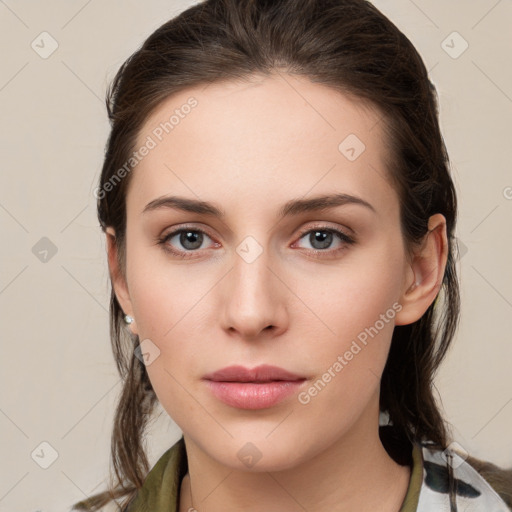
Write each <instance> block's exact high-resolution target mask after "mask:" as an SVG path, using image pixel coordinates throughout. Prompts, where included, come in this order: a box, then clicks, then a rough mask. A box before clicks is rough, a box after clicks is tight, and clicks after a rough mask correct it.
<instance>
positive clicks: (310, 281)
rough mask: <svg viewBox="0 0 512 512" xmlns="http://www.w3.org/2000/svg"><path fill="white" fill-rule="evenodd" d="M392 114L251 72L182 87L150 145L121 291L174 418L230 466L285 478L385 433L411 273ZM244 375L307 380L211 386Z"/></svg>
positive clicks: (135, 180)
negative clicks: (391, 170) (385, 403)
mask: <svg viewBox="0 0 512 512" xmlns="http://www.w3.org/2000/svg"><path fill="white" fill-rule="evenodd" d="M192 98H193V99H192ZM380 117H381V116H380V115H379V114H378V113H377V112H376V111H374V110H371V109H369V108H363V106H362V105H361V104H358V103H355V102H353V101H352V100H350V99H349V98H348V97H346V96H344V95H342V94H341V93H339V92H336V91H334V90H331V89H329V88H327V87H325V86H322V85H319V84H314V83H311V82H310V81H308V80H307V79H305V78H300V79H298V78H293V77H292V76H290V75H286V74H284V75H279V76H278V75H276V76H272V77H267V78H262V77H256V76H255V77H253V81H252V82H251V83H247V82H245V83H234V82H225V83H215V84H212V85H209V86H207V87H197V88H193V89H189V90H187V91H183V92H181V93H179V94H177V95H175V96H173V97H171V98H169V99H168V100H166V101H165V102H164V103H163V104H161V106H159V108H158V109H157V110H156V111H155V112H154V113H153V114H152V115H151V117H150V118H149V119H148V120H147V122H146V124H145V126H144V128H143V129H142V130H141V132H140V134H139V137H138V142H137V144H136V148H135V149H136V150H137V155H138V156H136V157H135V158H137V159H138V160H140V161H139V163H138V164H137V165H136V167H135V168H134V170H133V171H131V172H132V176H131V183H130V187H129V191H128V195H127V199H126V201H127V234H126V254H127V259H126V285H127V289H126V291H125V294H124V295H123V293H124V292H122V291H120V288H119V287H118V288H117V290H116V291H117V292H118V297H120V301H121V305H122V307H123V309H124V311H125V312H126V313H130V314H132V316H133V317H134V318H135V323H134V324H132V329H133V330H134V332H136V333H137V334H138V335H139V338H140V340H141V342H142V351H143V352H144V353H147V354H148V355H147V356H146V357H147V359H146V363H147V371H148V374H149V377H150V380H151V383H152V385H153V388H154V390H155V392H156V394H157V396H158V399H159V401H160V402H161V404H162V406H163V407H164V408H165V409H166V411H167V412H168V414H169V415H170V416H171V417H172V418H173V420H174V421H175V422H176V423H177V424H178V426H179V427H180V428H181V429H182V430H183V432H184V434H185V436H186V439H187V438H188V439H189V440H190V441H192V442H194V443H195V444H196V445H197V446H199V447H200V448H201V449H202V450H203V451H204V453H206V454H208V455H209V456H211V457H212V458H213V459H215V460H217V461H219V462H220V463H222V464H224V465H227V466H230V467H238V468H243V467H244V466H243V464H245V465H246V467H251V466H250V465H248V464H247V460H248V459H247V457H246V456H247V455H249V456H253V460H257V459H258V460H257V463H256V464H255V465H254V469H255V470H261V471H263V470H269V469H274V470H277V469H285V468H289V467H292V466H294V465H296V464H298V463H299V462H301V461H305V460H307V459H308V458H311V457H313V456H315V455H316V454H319V453H320V452H322V451H324V450H326V449H327V448H329V447H330V446H332V445H333V443H337V442H342V441H343V440H348V439H351V440H352V441H354V440H356V439H357V436H363V437H364V436H366V437H367V436H369V435H375V429H376V425H377V422H378V399H379V384H380V377H381V374H382V371H383V368H384V365H385V362H386V357H387V354H388V350H389V346H390V341H391V335H392V332H393V328H394V325H395V324H399V323H400V319H401V315H403V312H402V313H400V310H401V307H402V306H401V303H400V302H401V298H402V296H403V294H404V292H405V291H406V289H407V288H408V287H409V286H410V284H411V279H413V277H411V276H412V274H411V269H410V266H409V265H408V263H407V260H406V255H405V249H404V243H403V239H402V233H401V230H400V220H399V202H398V196H397V193H396V191H395V190H394V189H393V188H392V187H391V185H390V183H389V181H388V179H387V177H386V176H387V171H386V169H385V158H387V155H388V147H387V146H386V144H385V139H384V136H383V131H382V123H380V122H379V120H380ZM166 123H167V124H166ZM144 147H145V148H146V149H143V148H144ZM336 195H338V199H332V198H333V197H334V196H336ZM324 196H325V197H327V196H328V197H329V198H331V199H328V200H327V199H325V200H318V201H315V200H317V199H318V198H320V197H324ZM171 198H179V201H178V200H176V199H174V200H173V199H171ZM203 202H204V203H208V206H207V207H205V205H204V204H203ZM325 202H330V205H328V207H324V208H323V209H318V208H314V207H315V205H316V206H318V205H319V204H322V203H325ZM180 203H181V204H182V206H183V205H185V206H187V208H185V207H182V208H180V207H179V204H180ZM192 206H193V208H192ZM324 206H325V205H324ZM193 210H197V211H193ZM178 230H185V231H184V232H183V233H182V234H181V235H180V233H178V234H175V233H176V231H178ZM187 233H188V235H187ZM232 365H237V366H243V367H245V368H247V369H249V370H251V369H253V368H255V367H257V366H260V365H272V366H277V367H280V368H282V369H284V370H286V371H288V372H291V373H293V374H294V375H295V376H296V380H295V381H294V382H291V381H287V382H283V381H281V382H280V383H277V382H274V383H268V382H267V383H266V384H261V383H260V384H257V383H252V384H247V383H245V384H242V383H240V382H239V383H238V384H236V383H235V384H233V383H231V384H229V383H228V384H226V383H225V384H221V383H219V382H217V383H216V384H212V382H211V381H209V380H206V379H205V377H206V376H209V375H210V376H211V374H212V373H213V372H216V371H218V370H220V369H223V368H225V367H229V366H232ZM257 375H258V376H259V377H261V378H262V379H265V378H268V379H270V380H273V379H276V378H278V377H279V376H278V377H276V376H272V375H270V376H269V375H267V376H266V377H265V374H263V373H262V374H254V375H252V377H254V378H256V376H257ZM233 378H234V379H235V380H237V378H236V377H233ZM219 379H220V380H221V381H222V380H223V379H224V380H226V379H227V377H225V376H224V377H222V376H221V377H219ZM238 380H243V379H240V378H239V379H238ZM247 443H251V444H247Z"/></svg>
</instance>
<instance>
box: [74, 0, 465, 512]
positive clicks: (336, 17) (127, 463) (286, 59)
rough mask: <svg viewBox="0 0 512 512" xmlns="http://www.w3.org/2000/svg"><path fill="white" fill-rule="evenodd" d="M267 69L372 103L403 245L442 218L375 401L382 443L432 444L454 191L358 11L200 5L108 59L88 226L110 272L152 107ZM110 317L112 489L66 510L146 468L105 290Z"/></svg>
mask: <svg viewBox="0 0 512 512" xmlns="http://www.w3.org/2000/svg"><path fill="white" fill-rule="evenodd" d="M277 70H279V71H284V72H287V73H292V74H296V75H300V76H304V77H308V78H309V79H310V80H312V81H313V82H317V83H319V84H323V85H327V86H329V87H332V88H334V89H336V90H338V91H340V92H342V93H344V94H349V95H350V96H351V97H355V98H358V99H359V100H361V101H364V102H367V103H368V104H370V105H372V106H373V107H376V108H377V111H378V112H379V113H380V115H382V119H381V122H382V123H383V125H382V126H383V128H384V132H385V134H386V137H387V142H388V145H389V147H390V150H391V155H392V157H391V160H392V161H389V162H387V167H388V174H389V176H390V179H391V180H392V182H393V184H394V186H395V188H396V190H397V193H398V196H399V201H400V212H401V228H402V233H403V236H404V241H405V242H406V247H407V248H408V249H409V250H410V249H411V248H412V247H413V246H414V245H415V244H416V243H418V242H420V241H421V240H422V239H423V237H424V236H425V234H426V233H427V231H428V227H427V225H428V220H429V217H430V216H431V215H433V214H435V213H441V214H443V215H444V217H445V218H446V223H447V236H448V243H449V253H448V260H447V265H446V271H445V274H444V278H443V282H442V288H441V290H440V293H439V295H438V296H437V297H436V300H435V301H434V302H433V303H432V304H431V305H430V307H429V308H428V310H427V311H426V312H425V314H424V315H423V317H422V318H421V319H420V320H418V321H417V322H414V323H412V324H410V325H403V326H396V327H395V329H394V332H393V338H392V343H391V348H390V352H389V357H388V360H387V363H386V366H385V369H384V373H383V375H382V380H381V395H380V409H381V411H386V412H387V413H388V414H389V417H390V420H391V422H392V424H393V426H394V429H395V432H396V433H397V434H396V435H397V436H398V437H395V439H402V440H409V441H421V440H424V439H425V440H431V441H433V442H435V443H436V444H438V445H440V446H442V447H445V446H447V444H448V442H449V439H448V430H447V424H446V423H445V421H444V419H443V417H442V414H441V412H440V409H439V407H438V405H437V402H436V398H435V396H434V394H433V378H434V375H435V372H436V370H437V368H438V366H439V364H440V363H441V361H442V359H443V358H444V356H445V354H446V352H447V350H448V348H449V345H450V343H451V341H452V339H453V336H454V334H455V331H456V328H457V323H458V318H459V287H458V280H457V275H456V260H457V246H456V243H455V238H454V230H455V222H456V212H457V201H456V194H455V188H454V184H453V182H452V179H451V176H450V172H449V159H448V155H447V151H446V148H445V144H444V141H443V137H442V135H441V133H440V128H439V122H438V105H437V95H436V90H435V87H434V85H433V84H432V83H431V82H430V80H429V77H428V73H427V70H426V68H425V65H424V63H423V61H422V59H421V57H420V55H419V54H418V53H417V51H416V49H415V48H414V46H413V45H412V43H411V42H410V41H409V39H408V38H407V37H406V36H405V35H404V34H403V33H402V32H401V31H400V30H398V28H397V27H396V26H395V25H394V24H393V23H391V22H390V21H389V20H388V19H387V18H386V17H385V16H384V15H383V14H382V13H380V12H379V11H378V10H377V9H376V8H375V7H374V6H373V5H372V4H371V3H369V2H367V1H364V0H321V1H320V0H206V1H203V2H201V3H199V4H197V5H194V6H193V7H190V8H189V9H187V10H185V11H184V12H182V13H181V14H180V15H179V16H177V17H175V18H173V19H171V20H170V21H168V22H167V23H165V24H164V25H162V26H161V27H160V28H158V29H157V30H156V31H155V32H154V33H153V34H151V35H150V36H149V37H148V39H147V40H146V41H145V42H144V44H143V45H142V47H141V48H140V49H139V50H138V51H136V52H135V53H134V54H133V55H132V56H130V57H129V58H128V59H127V60H126V62H124V63H123V64H122V66H121V68H120V69H119V71H118V72H117V75H116V77H115V79H114V80H113V83H112V84H111V86H110V89H109V91H108V93H107V110H108V116H109V119H110V122H111V133H110V136H109V139H108V142H107V146H106V152H105V159H104V164H103V169H102V173H101V178H100V184H99V189H98V191H99V193H98V194H97V197H98V218H99V221H100V224H101V227H102V229H103V230H105V229H106V228H107V227H108V226H112V227H113V228H114V229H115V232H116V243H117V247H118V251H119V260H120V267H121V269H122V271H123V272H124V261H125V256H124V250H125V246H124V242H125V241H124V234H125V228H126V205H125V198H126V193H127V189H128V186H129V183H130V176H131V173H128V174H127V175H126V177H124V178H123V179H122V180H119V182H118V183H116V184H115V186H113V187H112V186H111V187H107V186H106V185H107V184H108V183H112V179H113V177H114V176H115V174H116V172H117V171H118V170H119V169H120V168H122V167H123V166H124V165H125V163H126V162H127V161H128V160H129V158H130V155H131V154H132V152H133V151H134V149H135V141H136V138H137V136H138V134H139V131H140V129H141V127H142V125H143V123H144V122H145V120H146V119H147V118H148V116H149V115H150V114H151V113H152V112H153V111H154V110H155V108H156V107H157V106H158V105H159V104H160V103H161V102H162V101H163V100H165V99H166V98H168V97H169V96H170V95H172V94H174V93H177V92H179V91H182V90H185V89H187V88H190V87H192V86H196V85H200V84H207V83H212V82H216V81H220V80H238V79H244V78H247V77H248V76H249V75H251V74H254V73H260V74H264V75H269V74H271V73H272V72H274V71H277ZM440 298H442V299H443V300H442V302H440ZM110 321H111V324H110V325H111V341H112V347H113V352H114V357H115V360H116V364H117V367H118V370H119V373H120V375H121V377H122V379H123V381H124V387H123V391H122V394H121V397H120V400H119V403H118V405H117V409H116V412H115V418H114V428H113V433H112V447H111V460H112V463H113V466H114V470H115V473H116V478H117V480H118V483H117V484H116V487H114V486H113V485H112V483H111V484H110V486H109V490H108V491H106V492H104V493H101V494H98V495H96V496H94V497H92V498H90V499H89V500H86V501H85V502H81V503H80V504H77V505H75V507H76V508H78V509H81V510H97V509H98V508H99V507H101V506H102V505H104V504H105V503H107V502H108V501H110V500H111V499H113V498H116V499H117V498H123V499H124V501H123V502H122V504H121V505H122V506H125V505H126V504H127V503H128V502H129V501H130V500H131V499H132V498H133V497H134V495H135V494H136V492H137V489H138V488H140V487H141V485H142V483H143V481H144V478H145V476H146V475H147V472H148V470H149V464H148V460H147V456H146V453H145V450H144V447H143V439H144V434H145V429H146V427H147V423H148V420H149V419H150V417H151V414H152V412H153V410H154V406H155V404H156V401H157V399H156V395H155V393H154V391H153V389H152V386H151V383H150V381H149V378H148V375H147V373H146V370H145V367H144V364H143V363H142V362H141V361H140V360H139V359H138V358H137V357H134V350H135V349H136V348H137V346H138V343H139V340H138V339H137V337H134V336H130V335H128V334H127V333H126V330H125V329H124V324H123V311H122V310H121V308H120V306H119V304H118V302H117V299H116V297H115V294H114V292H113V290H112V293H111V300H110ZM383 442H384V440H383ZM387 442H388V447H390V446H391V445H392V443H391V442H389V441H387ZM111 477H112V475H111Z"/></svg>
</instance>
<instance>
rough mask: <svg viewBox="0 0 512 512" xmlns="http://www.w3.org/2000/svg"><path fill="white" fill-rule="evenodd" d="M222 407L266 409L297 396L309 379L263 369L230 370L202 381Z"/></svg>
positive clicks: (211, 375) (268, 366) (261, 367)
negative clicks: (222, 404) (223, 405)
mask: <svg viewBox="0 0 512 512" xmlns="http://www.w3.org/2000/svg"><path fill="white" fill-rule="evenodd" d="M203 380H204V381H205V382H206V385H207V386H208V388H209V390H210V391H211V392H212V393H213V395H214V396H215V397H216V398H217V399H219V400H220V401H222V402H223V403H225V404H227V405H229V406H231V407H236V408H238V409H266V408H269V407H273V406H275V405H277V404H278V403H280V402H281V401H283V400H284V399H285V398H287V397H288V396H290V395H291V394H293V393H296V392H297V391H298V390H299V388H300V387H301V386H302V385H303V383H304V382H305V381H306V380H307V379H306V377H303V376H300V375H297V374H294V373H291V372H289V371H287V370H284V369H283V368H279V367H277V366H270V365H261V366H257V367H256V368H253V369H248V368H245V367H243V366H229V367H227V368H223V369H222V370H218V371H216V372H213V373H211V374H208V375H206V376H205V377H203Z"/></svg>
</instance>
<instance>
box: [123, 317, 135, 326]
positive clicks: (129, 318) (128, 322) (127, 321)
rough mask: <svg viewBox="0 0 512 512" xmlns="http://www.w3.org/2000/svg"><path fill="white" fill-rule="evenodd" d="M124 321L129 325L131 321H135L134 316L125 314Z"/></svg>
mask: <svg viewBox="0 0 512 512" xmlns="http://www.w3.org/2000/svg"><path fill="white" fill-rule="evenodd" d="M124 321H125V323H127V324H128V325H130V324H131V323H133V317H132V316H130V315H125V316H124Z"/></svg>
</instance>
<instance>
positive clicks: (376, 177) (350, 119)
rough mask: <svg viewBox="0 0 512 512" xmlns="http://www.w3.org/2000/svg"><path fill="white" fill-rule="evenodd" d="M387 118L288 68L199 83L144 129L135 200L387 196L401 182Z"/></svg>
mask: <svg viewBox="0 0 512 512" xmlns="http://www.w3.org/2000/svg"><path fill="white" fill-rule="evenodd" d="M381 117H382V116H381V115H380V113H379V111H378V110H377V109H375V108H373V107H371V106H370V105H368V104H367V103H364V102H362V101H361V100H358V99H355V98H353V97H349V96H347V95H345V94H342V93H340V92H338V91H336V90H334V89H332V88H329V87H326V86H324V85H321V84H318V83H313V82H311V81H310V80H309V79H308V78H305V77H296V76H291V75H289V74H285V73H278V74H274V75H272V76H260V75H254V76H251V77H250V78H247V79H245V80H243V81H242V80H240V81H224V82H215V83H212V84H209V85H201V86H196V87H191V88H188V89H186V90H183V91H180V92H179V93H177V94H174V95H173V96H171V97H169V98H167V99H166V100H164V101H163V102H162V103H161V104H160V105H159V106H158V107H157V108H156V109H155V111H154V112H153V113H152V114H151V115H150V116H149V117H148V119H147V120H146V122H145V123H144V125H143V127H142V129H141V130H140V132H139V135H138V139H137V144H136V148H135V149H138V148H142V147H143V146H144V145H146V146H151V149H150V150H149V151H145V153H146V154H145V156H144V157H143V158H141V159H140V161H139V163H138V164H137V165H136V167H135V170H134V173H133V176H132V185H131V186H130V190H129V194H128V195H129V196H130V195H131V196H132V197H131V198H130V197H129V198H128V200H129V202H131V203H133V204H134V205H135V206H136V207H137V209H138V210H142V208H143V207H144V205H145V204H146V203H147V202H149V201H150V200H152V199H154V198H155V197H156V196H159V195H160V196H161V195H163V194H165V193H176V192H177V191H179V192H181V193H186V194H187V195H189V196H191V195H192V196H193V195H195V196H198V197H204V196H205V195H207V192H208V191H210V192H211V193H213V194H215V195H219V194H222V192H225V193H226V192H230V193H231V196H233V195H236V197H238V198H239V200H240V202H243V201H244V198H245V199H251V200H255V198H256V196H257V192H258V191H260V192H261V193H262V197H263V199H265V198H269V195H268V194H271V196H272V197H273V198H276V199H277V198H278V197H279V196H282V199H283V201H284V200H285V198H287V197H289V196H290V195H292V196H304V195H305V194H307V193H308V192H309V191H314V192H325V191H326V189H333V188H336V187H337V188H338V189H339V191H340V192H347V193H355V194H359V195H366V196H367V197H369V196H370V197H371V196H375V197H373V199H374V201H378V200H380V201H381V202H382V201H383V200H385V197H380V199H379V198H378V197H376V196H379V195H380V196H382V194H384V196H386V197H388V198H389V196H390V195H392V194H393V192H394V191H393V190H392V189H391V187H390V184H389V182H388V180H387V179H386V172H387V171H386V169H385V167H386V162H387V159H388V158H389V154H388V147H387V144H386V141H385V137H384V135H383V132H382V123H381V122H380V120H381ZM270 185H273V187H272V186H270ZM320 189H322V190H320ZM363 190H365V192H364V193H363Z"/></svg>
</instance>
